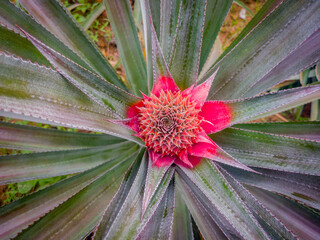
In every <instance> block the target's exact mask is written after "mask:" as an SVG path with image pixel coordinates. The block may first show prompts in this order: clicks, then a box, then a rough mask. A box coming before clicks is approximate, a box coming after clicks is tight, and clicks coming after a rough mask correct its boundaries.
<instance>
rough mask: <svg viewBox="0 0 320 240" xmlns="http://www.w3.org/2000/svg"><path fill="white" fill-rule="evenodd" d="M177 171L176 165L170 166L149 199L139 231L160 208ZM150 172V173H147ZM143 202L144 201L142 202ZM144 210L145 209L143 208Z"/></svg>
mask: <svg viewBox="0 0 320 240" xmlns="http://www.w3.org/2000/svg"><path fill="white" fill-rule="evenodd" d="M174 172H175V167H170V168H169V169H168V170H167V172H166V173H165V175H164V176H163V178H162V181H161V182H160V183H159V186H158V187H157V189H156V191H155V193H154V194H153V196H152V198H151V199H150V201H149V204H148V206H147V208H146V209H145V212H142V213H143V214H142V218H141V225H140V228H139V232H140V231H142V229H144V228H145V226H146V225H147V224H148V223H149V222H150V221H151V218H152V216H153V215H154V214H155V212H156V210H157V209H158V207H159V205H160V204H161V201H163V198H164V195H165V193H166V191H167V189H168V187H169V184H170V182H171V180H172V178H173V174H174ZM147 174H148V173H147ZM142 204H143V202H142ZM142 210H143V209H142Z"/></svg>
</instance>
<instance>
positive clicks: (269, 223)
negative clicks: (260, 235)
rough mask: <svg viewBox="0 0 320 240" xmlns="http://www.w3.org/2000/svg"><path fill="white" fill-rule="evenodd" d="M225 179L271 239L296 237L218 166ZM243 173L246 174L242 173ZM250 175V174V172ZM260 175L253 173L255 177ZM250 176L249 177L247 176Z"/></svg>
mask: <svg viewBox="0 0 320 240" xmlns="http://www.w3.org/2000/svg"><path fill="white" fill-rule="evenodd" d="M219 169H220V171H221V172H222V173H223V175H224V177H225V178H226V180H227V181H228V182H229V184H230V185H231V186H232V187H233V189H234V190H235V191H236V192H237V194H238V195H239V196H240V198H241V199H242V200H243V201H244V202H245V203H246V205H247V206H248V208H249V210H250V211H251V212H252V214H253V216H254V217H255V218H256V219H257V220H258V222H259V223H260V224H261V226H262V227H263V228H264V229H265V231H266V233H267V234H268V235H269V236H270V238H271V239H296V237H295V236H294V235H293V234H292V232H290V230H288V229H287V228H286V227H285V226H284V225H283V224H282V223H281V222H280V221H279V219H277V218H276V217H275V216H274V215H273V214H272V213H270V211H269V210H268V209H266V208H265V207H264V206H263V205H262V204H261V203H260V202H259V201H258V200H257V199H256V198H255V197H254V196H253V195H252V194H251V193H250V192H249V191H247V190H246V189H245V188H244V187H243V186H242V185H241V184H240V183H239V182H238V181H237V180H235V179H234V178H233V177H232V176H231V175H230V174H228V173H227V172H226V171H225V170H224V169H223V168H219ZM243 175H246V173H245V174H243ZM250 176H251V177H252V174H251V173H250ZM257 176H260V175H259V174H255V177H257ZM248 178H250V177H248ZM252 180H253V181H255V179H254V178H252Z"/></svg>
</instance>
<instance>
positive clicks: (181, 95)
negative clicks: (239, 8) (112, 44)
mask: <svg viewBox="0 0 320 240" xmlns="http://www.w3.org/2000/svg"><path fill="white" fill-rule="evenodd" d="M19 2H20V3H21V4H22V5H23V6H24V7H25V9H26V10H27V12H28V13H29V14H30V15H28V14H26V13H25V11H22V10H20V9H18V8H17V7H15V6H14V5H13V4H12V3H10V2H9V1H4V0H3V1H1V7H0V23H1V26H0V51H1V53H0V69H1V71H0V90H1V91H0V92H1V96H0V110H1V115H2V116H5V117H15V118H20V119H24V120H30V121H36V122H42V123H49V124H52V125H61V126H67V127H72V128H77V129H82V130H88V131H91V132H99V133H100V134H98V133H86V132H64V131H58V130H53V129H41V128H35V127H29V126H24V125H18V124H10V123H6V122H1V123H0V131H1V134H0V144H1V146H2V147H6V148H13V149H23V150H32V151H34V152H33V153H29V154H21V155H9V156H1V159H0V181H1V183H2V184H7V183H13V182H22V181H26V180H31V179H41V178H47V177H52V176H61V175H68V174H72V175H71V177H69V178H67V179H65V180H63V181H60V182H58V183H56V184H53V185H51V186H49V187H47V188H45V189H43V190H40V191H38V192H35V193H33V194H30V195H28V196H26V197H24V198H21V199H19V200H17V201H15V202H13V203H10V204H8V205H6V206H3V207H2V208H0V216H1V217H0V237H1V238H3V239H6V238H11V237H16V238H18V239H19V238H22V239H79V238H85V237H86V236H87V235H89V234H90V233H91V232H92V234H91V237H94V238H95V239H101V238H106V239H168V238H171V239H194V238H195V239H198V238H201V237H202V238H204V239H296V238H303V239H319V238H320V221H319V219H320V216H319V209H320V205H319V200H320V178H319V175H320V159H319V156H320V124H319V122H294V123H258V124H253V123H245V122H248V121H251V120H255V119H258V118H261V117H265V116H268V115H272V114H275V113H278V112H281V111H284V110H286V109H290V108H293V107H296V106H298V105H301V104H305V103H307V102H310V101H314V100H316V99H318V98H319V97H320V85H312V86H307V87H300V88H294V89H290V90H286V91H279V92H276V93H269V94H268V93H266V92H267V91H268V89H270V88H271V87H273V86H274V85H276V84H278V83H280V82H282V81H283V80H285V79H286V78H287V77H290V76H291V75H293V74H296V73H298V72H299V71H301V70H303V69H306V68H309V67H310V66H313V65H315V64H317V63H318V62H319V59H320V30H319V29H320V28H319V27H320V2H319V1H312V0H303V1H291V0H269V1H267V3H266V4H265V5H264V6H263V8H262V9H261V10H260V11H259V12H258V14H257V15H256V16H255V17H254V18H253V19H252V21H251V22H250V23H249V24H248V26H247V27H246V28H245V29H244V30H243V31H242V33H241V34H240V35H239V36H238V37H237V39H236V40H235V41H234V43H233V44H231V46H230V47H229V48H228V49H227V50H226V51H225V52H224V53H223V54H222V56H220V57H219V58H218V59H216V61H214V62H213V61H212V60H211V59H214V58H212V55H210V50H211V49H212V46H213V44H214V42H215V40H216V37H217V34H218V32H219V29H220V27H221V25H222V23H223V21H224V18H225V16H226V14H227V12H228V10H229V8H230V5H231V3H232V1H230V0H208V1H205V0H181V1H179V0H177V1H175V0H163V1H153V0H150V1H146V0H141V1H140V2H139V3H140V7H141V12H142V19H143V29H144V30H143V36H144V40H145V42H144V45H145V52H146V61H145V58H144V55H143V53H142V50H141V47H140V43H139V40H138V35H137V28H136V25H135V23H134V19H133V17H132V12H131V6H130V4H129V1H127V0H117V1H114V0H106V1H105V2H104V3H105V5H106V9H107V13H108V16H109V18H110V21H111V25H112V28H113V31H114V33H115V36H116V41H117V46H118V49H119V52H120V56H121V59H122V63H123V66H124V69H125V72H126V80H127V81H126V82H124V81H122V80H121V79H120V78H119V76H118V75H117V74H116V72H115V71H114V70H113V68H112V67H111V66H110V64H109V63H108V62H107V61H106V60H105V58H104V57H103V56H102V55H101V53H100V52H99V51H98V50H97V48H96V47H95V46H94V45H93V44H92V43H91V42H90V40H89V39H88V38H87V36H86V35H85V34H84V33H83V31H82V30H81V29H80V28H79V27H78V25H77V23H76V22H75V21H74V19H72V17H71V16H70V15H69V14H68V13H67V12H66V11H65V9H64V7H63V6H62V5H61V4H60V3H59V2H58V1H54V0H52V1H47V0H33V1H28V0H20V1H19ZM317 69H318V70H319V67H318V68H317ZM101 133H102V134H101Z"/></svg>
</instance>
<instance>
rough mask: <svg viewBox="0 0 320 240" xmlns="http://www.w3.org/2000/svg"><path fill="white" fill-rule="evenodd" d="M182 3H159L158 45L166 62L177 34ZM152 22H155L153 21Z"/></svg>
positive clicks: (170, 1) (173, 0)
mask: <svg viewBox="0 0 320 240" xmlns="http://www.w3.org/2000/svg"><path fill="white" fill-rule="evenodd" d="M181 8H182V1H180V2H179V1H175V0H168V1H161V5H160V38H159V41H160V44H161V49H162V51H163V56H164V59H165V61H166V62H169V61H170V58H171V54H172V51H173V49H172V48H173V43H174V39H175V37H176V34H177V31H176V30H177V27H178V25H177V23H178V16H179V11H180V10H181ZM153 21H155V20H154V19H153Z"/></svg>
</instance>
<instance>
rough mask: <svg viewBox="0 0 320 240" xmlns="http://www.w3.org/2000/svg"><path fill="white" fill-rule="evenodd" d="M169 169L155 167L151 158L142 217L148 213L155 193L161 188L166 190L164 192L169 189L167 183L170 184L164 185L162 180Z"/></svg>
mask: <svg viewBox="0 0 320 240" xmlns="http://www.w3.org/2000/svg"><path fill="white" fill-rule="evenodd" d="M169 167H170V166H165V167H157V166H154V165H153V163H152V161H151V159H150V157H149V159H148V169H147V177H146V180H145V189H144V193H143V200H142V216H143V215H144V213H145V212H146V209H147V208H148V206H149V203H150V201H151V199H152V198H153V196H154V195H155V192H156V191H158V190H159V188H164V191H165V190H166V188H167V187H168V185H169V182H168V181H167V182H168V184H163V183H162V180H163V179H164V176H165V174H166V172H167V171H168V168H169ZM172 174H173V172H172ZM172 174H171V175H172ZM171 177H172V176H171Z"/></svg>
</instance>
